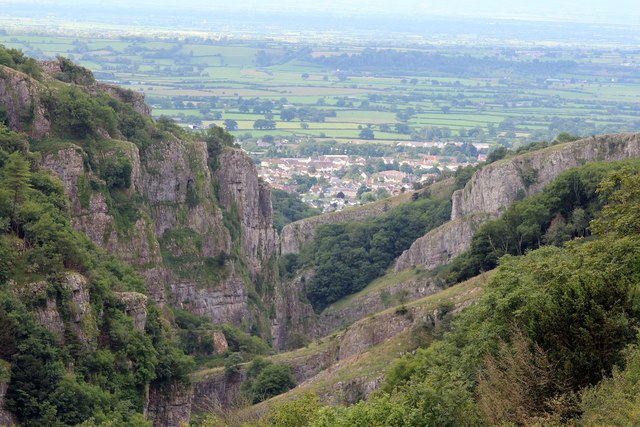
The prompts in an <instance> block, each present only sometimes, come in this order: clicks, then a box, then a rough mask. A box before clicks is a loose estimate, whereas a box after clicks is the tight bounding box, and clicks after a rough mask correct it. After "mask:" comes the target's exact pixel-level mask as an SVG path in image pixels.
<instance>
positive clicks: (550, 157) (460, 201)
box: [452, 133, 640, 219]
mask: <svg viewBox="0 0 640 427" xmlns="http://www.w3.org/2000/svg"><path fill="white" fill-rule="evenodd" d="M638 156H640V134H637V133H636V134H631V133H628V134H617V135H605V136H601V137H591V138H585V139H580V140H578V141H574V142H569V143H567V144H562V145H559V146H554V147H549V148H547V149H544V150H540V151H534V152H531V153H526V154H523V155H521V156H517V157H514V158H513V159H507V160H501V161H498V162H495V163H493V164H490V165H489V166H487V167H485V168H483V169H481V170H480V171H478V172H476V173H475V174H474V175H473V177H472V178H471V180H470V181H469V182H468V183H467V185H466V186H465V187H464V189H462V190H458V191H459V193H458V194H456V195H455V196H454V206H455V208H454V209H453V211H452V219H455V218H459V217H461V216H463V215H466V214H469V213H474V212H483V213H488V214H491V215H496V214H497V213H498V212H499V211H500V209H501V208H503V207H506V206H508V205H510V204H511V203H513V202H514V201H515V200H517V197H518V192H519V191H524V192H525V193H526V195H531V194H535V193H538V192H540V191H541V190H542V189H543V188H544V186H545V185H547V184H548V183H550V182H551V181H552V180H553V179H554V178H555V177H557V176H558V175H559V174H560V173H562V172H564V171H565V170H567V169H570V168H573V167H576V166H580V165H583V164H585V163H586V162H594V161H604V160H608V161H611V160H623V159H628V158H631V157H638Z"/></svg>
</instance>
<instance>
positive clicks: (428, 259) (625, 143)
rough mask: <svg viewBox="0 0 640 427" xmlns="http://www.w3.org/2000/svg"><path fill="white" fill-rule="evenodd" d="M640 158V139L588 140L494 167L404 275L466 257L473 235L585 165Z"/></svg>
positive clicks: (401, 263)
mask: <svg viewBox="0 0 640 427" xmlns="http://www.w3.org/2000/svg"><path fill="white" fill-rule="evenodd" d="M638 156H640V134H637V133H635V134H629V133H628V134H616V135H605V136H601V137H591V138H585V139H581V140H578V141H574V142H570V143H567V144H562V145H558V146H552V147H549V148H546V149H544V150H540V151H534V152H531V153H526V154H523V155H521V156H517V157H514V158H512V159H505V160H501V161H498V162H495V163H492V164H490V165H488V166H486V167H484V168H482V169H481V170H479V171H478V172H476V173H475V174H474V175H473V176H472V177H471V180H470V181H469V182H468V183H467V185H466V186H465V187H464V188H463V189H461V190H457V191H456V192H455V193H454V194H453V196H452V199H453V208H452V213H451V222H449V223H447V224H444V225H442V226H441V227H439V228H437V229H435V230H432V231H431V232H429V233H428V234H427V235H425V236H424V237H421V238H420V239H418V240H416V241H415V242H414V243H413V244H412V245H411V247H410V248H409V249H407V250H406V251H405V252H404V253H403V254H402V255H401V256H400V257H399V258H398V261H397V262H396V266H395V270H396V271H400V270H402V269H404V268H407V267H410V266H412V265H424V266H425V267H427V268H434V267H437V266H438V265H442V264H445V263H447V262H448V261H449V260H450V259H451V258H452V257H454V256H456V255H459V254H461V253H462V252H463V251H465V250H466V249H467V248H468V247H469V245H470V244H471V238H472V237H473V231H474V229H475V228H476V227H477V226H478V225H480V224H481V223H482V222H484V221H486V220H487V219H491V218H496V217H498V216H500V213H501V212H502V210H503V209H504V208H505V207H507V206H509V205H510V204H511V203H513V202H514V201H516V200H518V198H519V197H521V196H530V195H532V194H535V193H538V192H540V191H542V189H543V188H544V186H545V185H547V184H549V183H550V182H551V181H552V180H553V179H554V178H556V177H557V176H558V175H560V174H561V173H562V172H564V171H565V170H567V169H570V168H573V167H577V166H580V165H583V164H585V163H586V162H593V161H613V160H623V159H627V158H632V157H638Z"/></svg>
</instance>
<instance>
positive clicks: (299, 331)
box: [271, 270, 319, 350]
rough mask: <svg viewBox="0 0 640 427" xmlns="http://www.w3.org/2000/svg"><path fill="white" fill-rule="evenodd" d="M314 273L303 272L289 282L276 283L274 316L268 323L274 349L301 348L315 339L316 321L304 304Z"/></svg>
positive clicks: (308, 305) (313, 314)
mask: <svg viewBox="0 0 640 427" xmlns="http://www.w3.org/2000/svg"><path fill="white" fill-rule="evenodd" d="M311 277H313V271H311V270H305V271H303V272H301V273H300V274H298V275H297V276H296V277H294V278H293V279H291V280H284V281H279V282H278V283H276V287H275V292H274V302H273V304H274V307H275V310H274V311H275V316H274V318H273V320H272V322H271V337H272V345H273V348H275V349H278V350H284V349H287V348H295V347H299V346H301V345H304V344H305V342H302V341H301V340H300V339H301V338H304V339H305V341H306V340H307V339H308V340H312V339H315V338H316V337H318V336H319V335H318V325H317V318H316V315H315V313H314V312H313V308H312V307H311V305H310V304H309V303H306V302H304V301H303V298H304V296H303V293H304V288H305V283H306V282H307V281H309V280H310V279H311Z"/></svg>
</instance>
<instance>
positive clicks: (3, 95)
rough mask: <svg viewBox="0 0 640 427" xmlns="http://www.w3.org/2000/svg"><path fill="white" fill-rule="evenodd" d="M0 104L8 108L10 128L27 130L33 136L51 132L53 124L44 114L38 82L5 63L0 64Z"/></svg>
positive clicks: (18, 130)
mask: <svg viewBox="0 0 640 427" xmlns="http://www.w3.org/2000/svg"><path fill="white" fill-rule="evenodd" d="M0 105H2V106H4V107H5V108H6V110H7V126H8V127H9V129H12V130H14V131H17V132H26V133H28V134H29V135H30V136H31V137H33V138H41V137H43V136H45V135H47V134H48V133H49V130H50V127H51V124H50V123H49V121H48V120H47V119H46V118H45V115H44V108H43V107H42V103H41V101H40V95H39V94H38V83H37V82H35V81H34V80H33V79H31V78H30V77H29V76H27V75H26V74H23V73H21V72H19V71H16V70H13V69H11V68H8V67H5V66H4V65H0Z"/></svg>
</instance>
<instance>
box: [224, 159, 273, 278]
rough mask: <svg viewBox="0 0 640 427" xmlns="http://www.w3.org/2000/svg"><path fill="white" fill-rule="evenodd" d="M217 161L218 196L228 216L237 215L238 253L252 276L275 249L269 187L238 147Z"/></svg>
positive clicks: (254, 275) (260, 271) (258, 272)
mask: <svg viewBox="0 0 640 427" xmlns="http://www.w3.org/2000/svg"><path fill="white" fill-rule="evenodd" d="M219 162H220V167H219V168H218V170H217V171H216V175H215V176H216V180H217V181H218V198H219V199H220V204H221V205H222V207H224V208H225V209H226V210H227V211H228V212H230V215H237V216H238V217H239V220H240V225H241V227H242V229H241V235H240V242H241V245H240V248H241V254H242V256H243V258H244V260H245V262H246V264H247V266H248V267H249V271H250V273H251V275H252V277H254V278H255V277H256V276H257V275H258V274H260V273H262V270H263V266H264V265H265V264H266V263H267V261H268V260H269V259H270V258H271V256H272V255H274V254H275V249H276V238H277V234H276V230H275V228H274V227H273V221H272V218H273V211H272V208H271V189H270V188H269V186H268V185H267V184H265V183H263V182H262V181H260V180H259V179H258V172H257V170H256V167H255V164H254V163H253V161H252V160H251V158H249V156H247V155H246V154H245V153H244V152H242V151H241V150H238V149H226V150H224V151H223V152H222V153H221V154H220V156H219Z"/></svg>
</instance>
